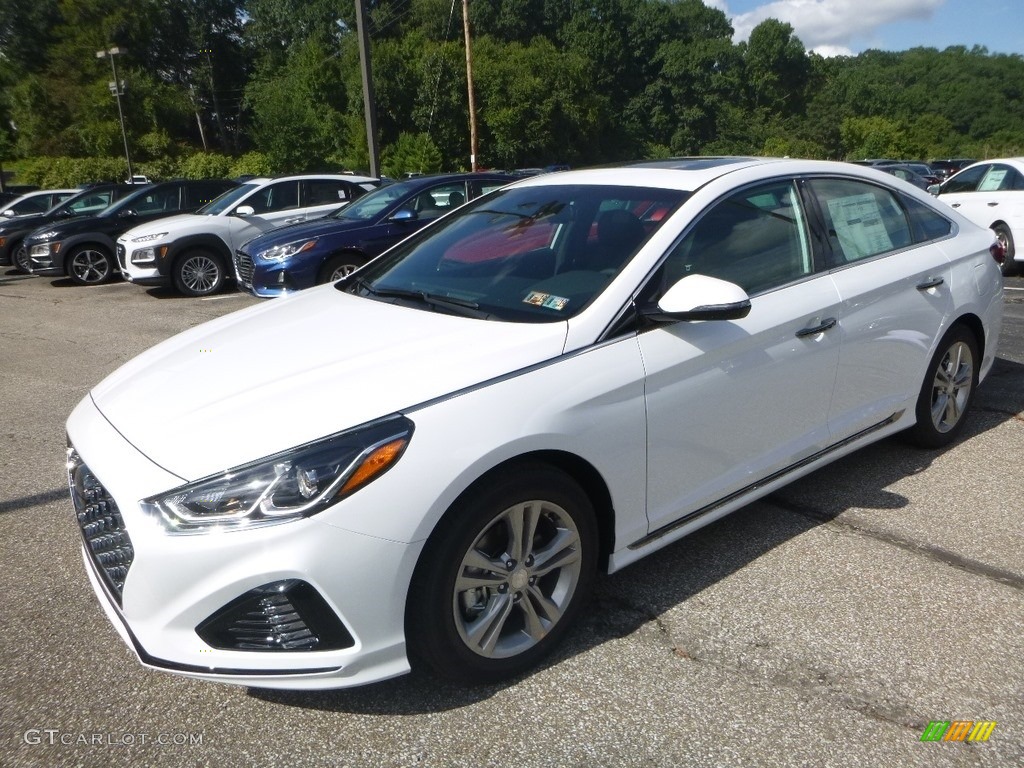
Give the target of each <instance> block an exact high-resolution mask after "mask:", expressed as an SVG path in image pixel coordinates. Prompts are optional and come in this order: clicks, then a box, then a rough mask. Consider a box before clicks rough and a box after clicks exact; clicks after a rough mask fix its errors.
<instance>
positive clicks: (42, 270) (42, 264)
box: [25, 243, 66, 275]
mask: <svg viewBox="0 0 1024 768" xmlns="http://www.w3.org/2000/svg"><path fill="white" fill-rule="evenodd" d="M43 244H44V243H25V247H26V248H27V249H28V254H29V257H28V262H29V271H30V272H31V273H32V274H33V275H63V274H66V273H65V272H64V254H63V252H62V251H63V249H62V248H60V244H59V243H58V244H57V245H58V247H57V250H54V248H53V244H52V243H47V244H46V245H49V246H50V247H48V248H47V251H46V254H45V255H43V256H40V255H35V256H33V255H32V247H33V246H34V245H43Z"/></svg>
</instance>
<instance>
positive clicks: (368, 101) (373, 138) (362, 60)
mask: <svg viewBox="0 0 1024 768" xmlns="http://www.w3.org/2000/svg"><path fill="white" fill-rule="evenodd" d="M355 2H356V27H357V28H358V31H359V64H360V69H361V70H362V73H363V114H365V115H366V147H367V150H368V152H369V155H370V175H371V176H374V177H376V178H380V152H379V151H378V149H377V97H376V96H375V95H374V92H373V71H372V67H371V66H370V32H369V30H368V29H367V27H366V0H355Z"/></svg>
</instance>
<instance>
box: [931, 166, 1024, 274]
mask: <svg viewBox="0 0 1024 768" xmlns="http://www.w3.org/2000/svg"><path fill="white" fill-rule="evenodd" d="M931 189H933V191H935V193H936V194H937V195H938V196H939V200H941V201H942V202H944V203H946V204H947V205H949V206H950V207H952V208H955V209H956V210H957V211H959V212H960V213H962V214H963V215H964V216H966V217H967V218H968V219H970V220H971V221H973V222H974V223H975V224H978V225H980V226H982V227H988V228H989V229H991V230H992V231H993V232H995V233H996V237H998V238H999V242H1000V243H1001V244H1002V246H1003V249H1004V250H1005V251H1006V258H1005V260H1004V261H1003V274H1004V275H1015V274H1017V273H1018V272H1020V271H1021V270H1022V269H1024V250H1021V251H1019V252H1018V251H1017V246H1016V243H1017V242H1021V243H1024V157H1010V158H1006V159H1000V160H984V161H982V162H980V163H975V164H974V165H969V166H967V167H966V168H964V169H963V170H962V171H960V172H959V173H957V174H956V175H955V176H950V177H949V178H948V179H946V180H945V181H944V182H943V183H942V185H941V186H939V187H938V188H937V189H935V188H931Z"/></svg>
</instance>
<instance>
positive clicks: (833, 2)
mask: <svg viewBox="0 0 1024 768" xmlns="http://www.w3.org/2000/svg"><path fill="white" fill-rule="evenodd" d="M704 4H705V5H709V6H712V7H713V8H719V9H721V10H722V11H724V12H725V15H726V16H728V17H729V20H730V21H731V22H732V26H733V29H735V30H736V35H735V38H734V39H735V40H736V41H737V42H738V41H740V40H746V39H747V37H748V36H749V35H750V30H752V29H753V28H754V27H756V26H757V25H758V24H759V23H761V22H762V21H764V20H765V19H767V18H776V19H779V20H781V21H785V22H787V23H789V24H790V25H791V26H792V27H793V29H794V30H795V32H796V36H797V37H799V38H800V40H801V41H802V42H803V44H804V47H805V48H807V49H808V50H813V51H816V52H817V53H820V54H821V55H822V56H844V55H856V54H858V53H861V52H863V51H865V50H867V49H869V48H878V49H881V50H884V51H905V50H907V49H908V48H918V47H928V48H938V49H939V50H942V49H943V48H947V47H949V46H951V45H963V46H965V47H967V48H971V47H973V46H975V45H983V46H985V47H986V48H988V50H989V53H1015V54H1020V55H1024V18H1022V17H1024V0H704Z"/></svg>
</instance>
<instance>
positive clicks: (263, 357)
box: [92, 285, 567, 480]
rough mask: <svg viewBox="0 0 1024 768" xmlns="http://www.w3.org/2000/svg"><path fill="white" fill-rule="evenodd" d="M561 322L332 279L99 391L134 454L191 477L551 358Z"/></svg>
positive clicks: (96, 396) (139, 365) (147, 355)
mask: <svg viewBox="0 0 1024 768" xmlns="http://www.w3.org/2000/svg"><path fill="white" fill-rule="evenodd" d="M566 329H567V326H566V323H564V322H560V323H543V324H528V323H505V322H495V321H488V320H476V319H469V318H463V317H456V316H453V315H447V314H441V313H435V312H430V311H423V310H420V309H416V308H410V307H405V306H399V305H393V304H386V303H382V302H379V301H374V300H371V299H364V298H359V297H356V296H351V295H349V294H346V293H342V292H339V291H338V290H337V289H336V288H335V287H334V286H333V285H325V286H321V287H318V288H313V289H310V290H308V291H303V292H301V293H298V294H295V295H294V296H291V297H288V298H284V299H276V300H274V301H273V302H271V303H269V304H264V305H260V306H256V307H252V308H250V309H246V310H242V311H240V312H236V313H234V314H231V315H226V316H225V317H222V318H219V319H217V320H214V321H212V322H210V323H206V324H204V325H201V326H198V327H196V328H194V329H192V330H190V331H186V332H185V333H182V334H180V335H178V336H175V337H173V338H171V339H168V340H167V341H164V342H162V343H161V344H158V345H157V346H155V347H153V348H152V349H150V350H149V351H147V352H144V353H143V354H142V355H140V356H139V357H137V358H135V359H134V360H132V361H131V362H129V363H127V364H126V365H124V366H123V367H122V368H120V369H118V370H117V371H115V372H114V373H113V374H111V375H110V376H109V377H108V378H107V379H105V380H104V381H103V382H101V383H100V384H99V385H98V386H97V387H96V388H95V389H94V390H93V391H92V399H93V402H94V403H95V404H96V407H97V408H99V410H100V412H102V413H103V415H104V417H105V418H106V419H107V420H108V421H109V422H110V423H111V424H112V425H113V426H114V427H115V428H116V429H117V430H118V431H119V432H120V433H121V434H122V435H123V436H124V437H125V439H127V440H128V441H129V442H130V443H132V444H133V445H134V446H135V447H136V448H137V449H138V450H139V451H141V452H142V453H144V454H145V455H146V456H148V457H149V458H150V459H151V460H152V461H154V462H156V463H157V464H159V465H160V466H161V467H163V468H164V469H166V470H168V471H170V472H172V473H174V474H176V475H178V476H179V477H181V478H183V479H185V480H195V479H197V478H200V477H204V476H206V475H211V474H214V473H217V472H220V471H222V470H225V469H228V468H230V467H233V466H237V465H239V464H243V463H245V462H248V461H252V460H255V459H258V458H262V457H264V456H268V455H270V454H273V453H276V452H278V451H281V450H285V449H287V448H291V447H293V446H296V445H301V444H303V443H306V442H309V441H311V440H315V439H317V438H320V437H323V436H325V435H329V434H332V433H335V432H340V431H342V430H344V429H347V428H349V427H353V426H356V425H358V424H362V423H365V422H367V421H371V420H373V419H376V418H379V417H381V416H385V415H388V414H391V413H395V412H398V411H401V410H404V409H408V408H410V407H412V406H415V405H417V404H420V403H423V402H425V401H428V400H431V399H433V398H436V397H440V396H443V395H446V394H449V393H451V392H454V391H457V390H459V389H462V388H464V387H468V386H472V385H474V384H477V383H479V382H482V381H486V380H488V379H491V378H494V377H496V376H501V375H502V374H505V373H508V372H511V371H515V370H518V369H521V368H524V367H526V366H529V365H532V364H535V363H538V362H541V361H544V360H547V359H550V358H553V357H555V356H557V355H559V354H561V352H562V350H563V348H564V345H565V338H566Z"/></svg>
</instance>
